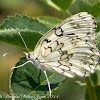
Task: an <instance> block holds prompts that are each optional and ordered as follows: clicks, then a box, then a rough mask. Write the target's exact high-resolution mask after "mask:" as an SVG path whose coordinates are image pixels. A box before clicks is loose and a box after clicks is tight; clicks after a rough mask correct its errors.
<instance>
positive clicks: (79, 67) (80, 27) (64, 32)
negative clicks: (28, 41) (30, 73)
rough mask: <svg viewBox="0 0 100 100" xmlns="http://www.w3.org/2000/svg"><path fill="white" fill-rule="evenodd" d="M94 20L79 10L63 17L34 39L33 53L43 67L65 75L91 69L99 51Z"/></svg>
mask: <svg viewBox="0 0 100 100" xmlns="http://www.w3.org/2000/svg"><path fill="white" fill-rule="evenodd" d="M95 29H96V22H95V19H94V17H93V16H92V15H90V14H88V13H87V12H81V13H78V14H76V15H73V16H72V17H70V18H68V19H65V20H64V21H62V22H61V23H59V24H58V25H56V26H55V27H54V28H53V29H51V30H50V31H48V32H47V33H46V34H45V35H44V36H43V37H42V38H41V39H40V40H39V42H38V43H37V45H36V47H35V50H34V56H35V57H36V58H37V60H38V61H39V62H40V63H42V64H43V65H44V66H45V69H46V70H49V71H52V72H55V73H58V74H61V75H64V76H68V77H74V76H76V75H78V76H86V77H87V76H89V75H90V73H94V70H95V67H96V65H97V63H98V62H97V61H98V57H99V52H98V49H97V45H96V42H95V33H94V30H95Z"/></svg>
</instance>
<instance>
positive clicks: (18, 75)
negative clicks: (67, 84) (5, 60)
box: [0, 0, 100, 100]
mask: <svg viewBox="0 0 100 100" xmlns="http://www.w3.org/2000/svg"><path fill="white" fill-rule="evenodd" d="M41 1H42V2H44V3H46V4H47V5H48V6H51V7H53V8H54V9H56V10H59V12H61V13H64V14H65V15H66V17H67V15H69V16H71V15H73V14H75V13H79V12H89V13H90V14H92V15H93V16H94V17H95V19H96V22H97V26H98V28H97V43H98V45H100V39H99V37H100V32H99V31H100V25H99V24H100V13H99V11H100V3H99V1H95V2H93V1H92V0H51V1H50V2H49V1H48V0H41ZM58 8H59V9H58ZM60 21H61V19H58V18H53V17H38V18H35V19H34V18H30V17H28V16H21V15H16V16H14V17H12V16H10V17H8V19H6V20H5V21H4V22H3V24H2V25H1V26H0V29H1V30H0V41H3V42H6V43H9V44H12V45H16V46H19V47H22V48H25V46H24V44H23V42H22V40H21V38H20V37H19V35H18V32H20V33H21V35H22V37H23V38H24V40H25V42H26V44H27V47H28V48H29V50H31V51H32V50H33V49H34V47H35V45H36V43H37V41H38V40H39V39H40V37H41V36H42V35H43V34H45V33H46V32H47V31H49V29H50V28H52V27H53V26H54V25H56V24H57V23H59V22H60ZM98 47H99V49H100V46H98ZM25 61H27V60H26V58H21V59H20V61H19V62H17V64H16V66H18V65H21V64H23V63H24V62H25ZM97 70H100V69H99V68H98V69H97ZM47 75H48V77H49V80H50V83H51V88H52V92H54V91H56V90H57V89H59V87H60V86H61V85H62V84H63V81H64V80H65V79H66V78H65V77H64V76H60V75H56V74H54V73H50V72H47ZM99 78H100V75H99V74H98V73H97V72H95V74H93V75H91V76H90V77H89V78H86V83H85V84H86V85H84V84H83V83H81V82H78V85H79V86H83V87H85V89H86V92H85V95H84V97H85V99H86V100H99V99H100V82H99V81H98V80H99ZM10 90H11V93H12V95H16V94H17V95H20V94H26V95H23V96H24V97H25V98H26V99H25V98H24V99H25V100H30V99H27V97H28V96H33V97H34V100H37V99H36V97H37V95H38V94H40V95H42V96H43V95H46V96H47V97H48V86H47V82H46V79H45V76H44V74H43V72H42V71H40V70H38V69H37V68H36V67H34V66H33V65H32V64H30V63H29V64H26V65H25V66H23V67H22V68H18V69H15V70H14V71H13V72H12V75H11V77H10ZM91 92H92V94H91ZM20 96H22V95H20ZM26 96H27V97H26ZM93 96H94V97H93ZM92 97H93V98H92ZM21 99H22V100H23V98H21ZM21 99H20V100H21ZM38 99H39V98H38Z"/></svg>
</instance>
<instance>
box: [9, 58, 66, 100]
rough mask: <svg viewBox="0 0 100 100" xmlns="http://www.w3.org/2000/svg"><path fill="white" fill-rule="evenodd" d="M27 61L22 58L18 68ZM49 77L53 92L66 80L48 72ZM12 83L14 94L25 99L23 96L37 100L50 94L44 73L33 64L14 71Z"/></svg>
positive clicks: (11, 87)
mask: <svg viewBox="0 0 100 100" xmlns="http://www.w3.org/2000/svg"><path fill="white" fill-rule="evenodd" d="M26 61H27V60H26V58H21V59H20V62H18V63H17V64H16V66H19V65H21V64H23V63H24V62H26ZM47 75H48V78H49V81H50V84H51V89H52V91H53V90H54V89H56V88H57V87H58V85H59V84H61V82H62V81H63V80H65V79H66V77H64V76H61V75H57V74H54V73H50V72H48V71H47ZM10 81H11V82H10V89H11V91H12V94H15V95H19V96H20V98H23V94H25V95H27V96H31V97H32V100H35V99H36V98H37V97H38V95H39V96H46V95H47V94H49V91H48V85H47V81H46V78H45V75H44V73H43V72H42V71H41V70H39V69H37V68H36V67H35V66H34V65H32V64H31V63H28V64H26V65H24V66H23V67H21V68H18V69H14V70H13V73H12V76H11V78H10ZM47 97H48V96H47ZM26 98H27V97H26ZM22 100H23V99H22ZM25 100H29V99H25Z"/></svg>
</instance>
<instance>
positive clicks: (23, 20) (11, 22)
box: [1, 15, 49, 34]
mask: <svg viewBox="0 0 100 100" xmlns="http://www.w3.org/2000/svg"><path fill="white" fill-rule="evenodd" d="M5 28H6V29H11V28H13V29H20V30H21V29H22V30H24V29H28V30H34V31H38V32H40V33H42V34H44V33H46V32H47V31H48V30H49V28H48V27H47V26H46V25H45V24H43V23H41V22H39V21H38V20H37V19H33V18H29V17H27V16H21V15H16V16H15V17H8V19H7V20H5V21H4V23H3V24H2V25H1V29H5Z"/></svg>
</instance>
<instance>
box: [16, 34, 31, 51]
mask: <svg viewBox="0 0 100 100" xmlns="http://www.w3.org/2000/svg"><path fill="white" fill-rule="evenodd" d="M18 34H19V36H20V37H21V39H22V41H23V43H24V45H25V48H26V49H27V51H29V50H28V48H27V45H26V43H25V41H24V39H23V37H22V36H21V34H20V32H18Z"/></svg>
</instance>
